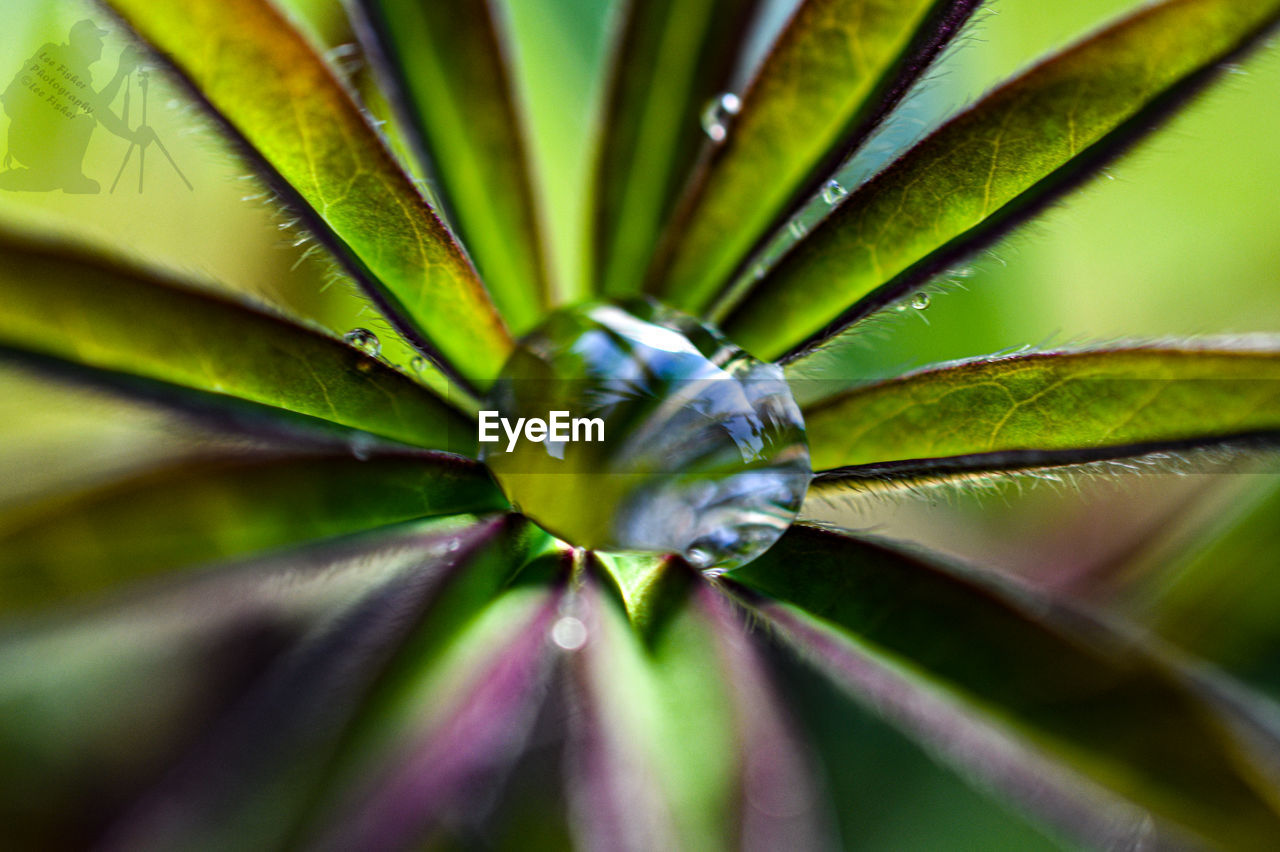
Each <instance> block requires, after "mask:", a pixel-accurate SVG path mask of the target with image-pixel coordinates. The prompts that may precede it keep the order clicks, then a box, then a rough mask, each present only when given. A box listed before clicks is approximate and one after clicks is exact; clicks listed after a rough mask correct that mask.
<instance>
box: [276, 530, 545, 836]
mask: <svg viewBox="0 0 1280 852" xmlns="http://www.w3.org/2000/svg"><path fill="white" fill-rule="evenodd" d="M508 523H509V524H511V534H513V535H514V536H515V537H516V538H517V540H518V541H517V542H516V546H515V547H514V548H512V549H511V550H510V552H507V553H504V552H502V551H501V550H495V551H493V552H492V553H489V554H488V555H487V556H486V558H485V559H484V560H483V561H482V562H480V563H478V564H477V565H474V566H472V567H470V568H468V570H467V571H465V572H461V573H459V574H458V575H457V576H456V577H455V578H453V579H451V580H450V582H449V583H448V585H447V586H446V587H445V588H444V590H443V592H442V594H440V595H439V596H437V598H436V599H435V600H434V601H433V602H432V604H431V607H430V609H429V610H428V611H427V612H426V613H425V614H424V616H423V617H422V618H421V620H420V621H419V623H418V624H417V625H416V626H415V629H414V632H413V634H412V635H411V636H410V638H409V640H408V641H407V642H406V643H405V644H404V645H403V647H402V648H401V649H400V651H399V652H398V653H397V655H396V658H395V659H394V660H393V661H392V663H391V665H390V666H389V667H388V668H387V670H386V672H385V673H384V674H383V676H382V677H381V679H380V681H379V683H378V685H377V688H376V690H375V691H374V692H373V693H372V695H371V696H370V698H369V700H368V701H367V702H366V705H365V707H364V708H363V709H362V710H361V712H360V714H359V715H358V717H357V718H355V719H354V720H353V722H352V725H351V726H350V728H349V730H348V731H347V732H346V734H345V735H344V738H343V742H342V743H341V744H340V746H339V750H338V752H337V754H336V755H335V757H334V759H333V760H332V762H331V763H330V769H329V772H328V779H327V781H326V783H325V784H324V785H323V789H322V790H320V791H319V793H318V795H317V796H315V797H314V799H313V806H312V807H311V808H310V812H309V815H308V816H307V818H306V820H305V824H304V825H303V827H302V830H301V832H300V833H301V834H303V835H306V836H307V837H308V838H310V839H309V840H308V843H307V848H333V849H351V848H381V849H388V848H408V847H409V846H410V845H411V844H412V843H413V842H415V841H416V840H419V839H420V838H422V837H423V836H428V837H429V836H431V835H433V834H435V833H436V832H437V831H439V830H440V829H441V828H442V827H446V826H447V827H450V828H454V829H462V830H463V831H466V830H471V831H475V830H477V829H478V828H479V824H480V823H481V822H482V821H483V819H484V816H485V810H486V804H487V802H488V800H487V799H483V800H482V797H483V796H484V793H483V791H484V790H485V789H487V788H491V787H493V786H496V785H498V784H499V783H500V782H501V779H502V776H503V774H504V773H505V772H506V771H507V770H508V769H509V768H510V765H511V764H512V763H514V762H515V760H516V759H517V758H518V757H519V753H520V751H521V749H522V741H523V739H524V737H525V736H526V735H527V733H528V728H529V726H530V725H531V724H532V721H533V718H534V716H535V715H536V712H537V709H538V704H539V703H540V701H541V697H542V693H543V691H544V688H543V687H544V684H545V682H546V678H547V676H548V674H549V673H550V664H551V663H552V662H553V661H554V658H553V657H552V656H551V653H550V652H551V650H552V648H553V647H554V646H552V645H551V643H550V642H549V640H548V633H549V631H550V627H551V623H552V621H553V620H554V618H555V613H556V609H555V605H556V602H557V600H558V598H559V592H558V591H557V590H556V589H555V588H554V587H553V586H554V583H548V582H545V580H546V579H547V578H546V577H540V580H541V581H539V582H530V583H523V582H520V581H519V579H518V578H517V579H516V581H515V582H514V583H513V582H512V580H513V577H514V576H515V575H516V574H517V572H518V571H519V570H520V569H521V568H522V567H527V568H529V569H530V570H535V568H536V569H547V570H550V571H551V572H552V573H553V574H554V573H561V574H562V569H563V567H564V566H565V564H566V560H565V559H564V558H563V556H562V554H560V553H559V552H554V551H553V550H551V549H549V548H548V546H547V542H548V540H547V537H546V536H545V534H542V533H540V532H538V531H537V530H536V528H534V527H532V525H530V524H528V523H527V522H524V521H523V520H522V519H517V518H514V517H513V518H511V519H509V521H508ZM539 550H541V551H542V554H543V555H541V556H538V557H537V558H536V559H534V561H533V562H532V563H529V559H530V557H531V555H533V554H535V553H537V552H539ZM535 573H537V572H536V571H535Z"/></svg>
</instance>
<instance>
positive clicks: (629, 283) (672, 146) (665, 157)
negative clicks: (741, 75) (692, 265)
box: [593, 0, 759, 296]
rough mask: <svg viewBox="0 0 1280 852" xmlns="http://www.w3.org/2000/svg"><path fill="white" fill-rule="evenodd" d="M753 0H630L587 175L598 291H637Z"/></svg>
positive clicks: (725, 80) (724, 85)
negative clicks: (591, 174) (591, 186)
mask: <svg viewBox="0 0 1280 852" xmlns="http://www.w3.org/2000/svg"><path fill="white" fill-rule="evenodd" d="M758 6H759V3H758V0H657V2H654V0H629V2H628V3H627V4H626V17H625V22H624V23H623V25H622V26H621V28H620V29H621V31H622V32H621V35H620V37H619V42H620V43H619V45H618V48H617V51H616V55H615V57H614V59H613V69H612V74H613V76H612V79H611V81H610V91H609V102H608V105H607V107H606V110H605V116H606V118H605V122H604V130H603V135H602V138H601V139H600V151H599V160H598V163H597V167H596V175H595V183H596V185H595V191H594V196H595V202H596V206H595V210H594V211H593V213H594V223H595V229H596V230H595V245H594V246H593V249H594V253H595V258H594V261H595V266H594V268H595V271H596V272H595V279H596V280H595V286H596V289H597V292H602V293H606V294H608V295H610V296H625V295H630V294H632V293H634V292H636V291H637V290H638V289H639V287H640V284H641V283H642V281H643V278H644V273H645V267H646V266H647V265H648V262H649V258H650V256H651V255H652V253H653V250H654V248H655V247H656V243H657V241H658V237H659V234H660V232H661V230H662V225H663V223H664V222H665V221H666V220H667V219H668V218H669V216H670V214H671V213H672V210H673V208H674V206H675V202H676V198H677V197H678V195H679V193H680V191H681V190H682V189H683V187H684V182H685V180H686V178H687V176H688V174H689V171H690V169H691V168H692V167H693V164H694V162H695V159H696V158H697V156H698V152H699V151H700V150H701V149H702V147H703V146H704V145H705V144H706V141H707V137H706V135H705V133H704V131H703V128H702V117H703V113H704V111H705V110H706V109H707V107H708V105H709V104H710V103H711V102H712V101H713V100H714V99H715V98H717V97H719V96H720V95H721V94H722V93H725V92H727V90H728V86H729V76H730V73H731V72H732V70H733V61H734V59H735V55H734V50H735V49H736V48H737V47H738V45H739V40H740V37H741V34H742V33H743V32H744V31H745V30H746V28H747V26H748V24H750V23H751V22H752V20H753V19H754V17H755V12H756V8H757V7H758Z"/></svg>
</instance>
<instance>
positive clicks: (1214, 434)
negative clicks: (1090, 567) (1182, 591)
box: [805, 348, 1280, 491]
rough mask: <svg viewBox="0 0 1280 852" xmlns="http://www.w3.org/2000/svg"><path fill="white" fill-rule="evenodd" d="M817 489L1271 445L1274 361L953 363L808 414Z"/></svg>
mask: <svg viewBox="0 0 1280 852" xmlns="http://www.w3.org/2000/svg"><path fill="white" fill-rule="evenodd" d="M805 427H806V432H807V434H808V437H809V446H810V457H811V460H812V463H813V466H814V470H817V471H820V473H819V476H818V479H817V481H816V483H815V489H816V490H817V491H821V489H822V487H823V485H824V483H830V482H833V481H845V482H849V483H852V484H856V483H857V481H858V480H862V481H864V482H866V483H867V485H868V486H869V487H870V486H873V485H874V484H875V483H876V482H877V481H886V480H888V481H893V480H899V479H900V480H903V481H911V480H916V479H923V480H934V479H945V478H947V477H951V476H956V477H963V476H965V475H968V474H974V473H982V472H985V471H1009V470H1013V471H1017V470H1027V469H1034V468H1038V467H1051V466H1057V465H1068V464H1080V463H1086V462H1092V461H1103V460H1108V459H1117V458H1125V457H1128V456H1137V455H1143V454H1147V453H1153V452H1160V451H1174V452H1176V451H1182V450H1193V449H1197V448H1203V447H1212V446H1215V445H1221V444H1224V443H1228V442H1233V441H1235V442H1262V443H1273V444H1274V443H1276V442H1280V354H1277V353H1268V352H1265V351H1255V352H1250V351H1244V350H1240V351H1234V352H1233V351H1230V350H1227V349H1219V350H1212V349H1202V350H1198V349H1171V348H1149V349H1115V350H1099V351H1086V352H1076V353H1043V354H1034V355H1022V356H1017V357H1007V358H997V359H991V360H975V361H969V362H961V363H958V364H953V365H949V366H944V367H940V368H930V369H926V370H923V371H920V372H917V373H912V374H909V375H906V376H902V377H900V378H895V379H889V380H887V381H883V382H878V383H876V384H872V385H868V386H866V387H862V388H857V389H854V390H852V391H849V392H847V393H845V394H842V395H839V396H836V397H834V398H832V399H830V400H828V401H826V402H823V403H819V404H817V405H815V406H813V407H811V408H810V410H809V411H807V412H806V413H805Z"/></svg>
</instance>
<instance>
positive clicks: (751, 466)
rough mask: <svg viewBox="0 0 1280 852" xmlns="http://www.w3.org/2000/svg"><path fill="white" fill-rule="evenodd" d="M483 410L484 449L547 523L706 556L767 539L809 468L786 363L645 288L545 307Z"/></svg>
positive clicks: (794, 506)
mask: <svg viewBox="0 0 1280 852" xmlns="http://www.w3.org/2000/svg"><path fill="white" fill-rule="evenodd" d="M480 423H481V429H480V439H481V443H480V448H481V458H482V459H484V461H485V463H486V464H487V465H488V466H489V468H490V470H492V471H493V473H494V475H495V476H497V478H498V480H499V482H501V483H502V486H503V488H504V489H505V490H506V492H507V495H508V496H509V497H510V498H511V500H512V501H513V502H514V503H515V504H516V506H517V507H518V508H519V509H520V511H522V512H524V513H525V514H526V515H528V516H529V517H530V518H532V519H533V520H535V521H537V522H538V523H539V524H540V525H542V526H543V527H544V528H545V529H547V530H548V531H550V532H552V533H554V534H555V535H558V536H560V537H561V538H563V539H564V540H566V541H568V542H570V543H572V544H575V545H579V546H582V547H591V548H596V549H602V550H620V551H637V550H638V551H655V552H674V553H680V554H682V555H683V556H684V557H685V558H686V559H688V560H689V561H690V562H691V563H693V564H694V565H696V566H698V567H700V568H702V569H705V570H725V569H727V568H731V567H733V566H735V565H739V564H742V563H744V562H747V561H749V560H751V559H753V558H755V557H756V556H758V555H760V554H761V553H763V552H764V551H765V550H767V549H768V548H769V547H770V546H771V545H772V544H773V543H774V542H775V541H777V539H778V537H779V536H781V535H782V533H783V532H784V531H785V530H786V529H787V527H788V526H790V524H791V523H792V521H794V520H795V517H796V513H797V512H798V511H799V508H800V502H801V500H802V499H803V498H804V493H805V489H806V488H807V487H808V484H809V480H810V478H811V472H810V468H809V448H808V445H807V444H806V442H805V435H804V421H803V418H802V417H801V414H800V409H799V407H798V406H797V405H796V403H795V400H794V399H793V398H792V396H791V391H790V389H789V388H788V387H787V383H786V380H785V379H784V378H783V374H782V370H781V368H779V367H777V366H776V365H773V364H766V363H764V362H761V361H758V360H756V359H755V358H753V357H751V356H750V355H748V354H747V353H746V352H744V351H742V350H741V349H739V348H738V347H736V346H734V345H733V344H732V343H730V342H729V341H728V340H726V339H725V338H724V337H723V336H722V335H721V334H720V333H719V332H717V331H716V330H714V329H712V328H710V327H709V326H706V325H703V324H701V323H699V322H698V321H696V320H694V319H692V318H691V317H688V316H684V315H682V314H678V313H676V312H674V311H672V310H670V309H667V308H664V307H661V306H658V305H655V304H653V303H651V302H645V301H632V302H627V303H625V304H623V305H613V304H604V303H590V304H586V305H582V306H578V307H575V308H569V309H565V310H561V311H558V312H556V313H554V314H552V315H551V316H550V317H548V318H547V319H546V321H545V322H544V323H543V324H542V326H540V327H539V328H538V329H537V330H535V331H534V332H533V333H531V334H530V335H528V336H527V337H526V338H525V339H524V340H522V341H521V343H520V345H519V346H518V347H517V349H516V351H515V353H514V354H513V355H512V356H511V358H510V360H509V361H508V362H507V364H506V366H505V367H504V368H503V371H502V374H501V376H500V377H499V378H498V380H497V382H496V383H495V384H494V387H493V390H492V391H491V392H490V395H489V399H488V402H487V404H486V405H485V411H483V412H482V414H481V421H480Z"/></svg>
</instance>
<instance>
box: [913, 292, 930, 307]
mask: <svg viewBox="0 0 1280 852" xmlns="http://www.w3.org/2000/svg"><path fill="white" fill-rule="evenodd" d="M911 307H913V308H915V309H916V310H917V311H923V310H924V309H925V308H927V307H929V294H928V293H924V292H920V293H916V294H915V295H914V296H912V297H911Z"/></svg>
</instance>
